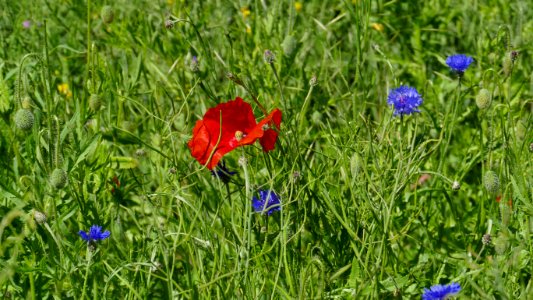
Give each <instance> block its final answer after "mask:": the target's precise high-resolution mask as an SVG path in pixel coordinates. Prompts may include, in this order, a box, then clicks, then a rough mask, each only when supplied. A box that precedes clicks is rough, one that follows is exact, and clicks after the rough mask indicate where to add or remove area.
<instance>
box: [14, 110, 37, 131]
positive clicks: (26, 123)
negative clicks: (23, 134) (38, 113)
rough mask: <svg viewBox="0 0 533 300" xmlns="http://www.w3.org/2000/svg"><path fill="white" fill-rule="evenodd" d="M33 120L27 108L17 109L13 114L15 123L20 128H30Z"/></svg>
mask: <svg viewBox="0 0 533 300" xmlns="http://www.w3.org/2000/svg"><path fill="white" fill-rule="evenodd" d="M34 122H35V117H34V116H33V113H32V112H31V111H30V110H29V109H19V110H18V111H17V113H16V114H15V125H16V126H17V127H18V128H19V129H22V130H30V129H31V128H32V127H33V123H34Z"/></svg>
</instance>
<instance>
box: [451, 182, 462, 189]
mask: <svg viewBox="0 0 533 300" xmlns="http://www.w3.org/2000/svg"><path fill="white" fill-rule="evenodd" d="M460 189H461V184H460V183H459V182H458V181H454V182H453V183H452V190H454V191H458V190H460Z"/></svg>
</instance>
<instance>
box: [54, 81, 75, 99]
mask: <svg viewBox="0 0 533 300" xmlns="http://www.w3.org/2000/svg"><path fill="white" fill-rule="evenodd" d="M57 90H58V92H59V93H60V94H61V95H63V96H66V97H67V98H70V97H72V91H70V88H69V86H68V83H61V84H59V85H58V86H57Z"/></svg>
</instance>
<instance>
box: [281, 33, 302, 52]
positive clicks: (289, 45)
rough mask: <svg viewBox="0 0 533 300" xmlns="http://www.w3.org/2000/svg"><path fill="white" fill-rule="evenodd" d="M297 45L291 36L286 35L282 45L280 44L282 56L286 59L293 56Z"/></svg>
mask: <svg viewBox="0 0 533 300" xmlns="http://www.w3.org/2000/svg"><path fill="white" fill-rule="evenodd" d="M297 44H298V41H296V39H295V38H294V37H293V36H292V35H288V36H286V37H285V39H284V40H283V43H281V47H282V49H283V54H285V56H287V57H291V56H292V55H293V54H294V50H295V49H296V46H297Z"/></svg>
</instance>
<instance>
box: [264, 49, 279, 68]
mask: <svg viewBox="0 0 533 300" xmlns="http://www.w3.org/2000/svg"><path fill="white" fill-rule="evenodd" d="M263 59H264V60H265V63H267V64H269V65H270V64H272V63H274V62H275V61H276V55H275V54H274V53H273V52H272V51H270V50H268V49H267V50H265V53H264V54H263Z"/></svg>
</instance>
